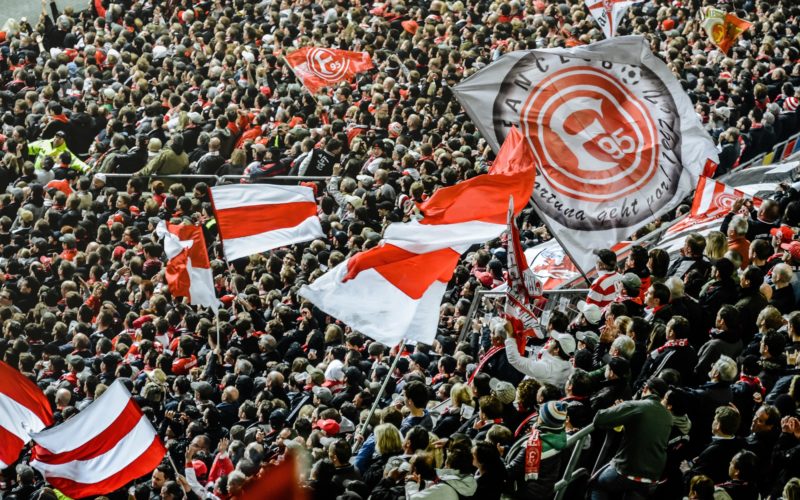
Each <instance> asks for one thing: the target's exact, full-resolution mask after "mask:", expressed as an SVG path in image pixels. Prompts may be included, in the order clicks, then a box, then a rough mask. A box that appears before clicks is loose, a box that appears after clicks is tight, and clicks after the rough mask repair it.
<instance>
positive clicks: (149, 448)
mask: <svg viewBox="0 0 800 500" xmlns="http://www.w3.org/2000/svg"><path fill="white" fill-rule="evenodd" d="M32 437H33V440H34V441H35V443H36V444H35V446H34V447H33V454H32V457H31V466H32V467H33V468H35V469H37V470H38V471H39V472H41V473H42V475H43V476H44V477H45V479H46V480H47V482H48V483H50V484H51V485H52V486H53V487H55V488H58V489H59V490H61V492H63V493H64V494H65V495H67V496H69V497H72V498H80V497H87V496H93V495H104V494H107V493H110V492H112V491H114V490H117V489H119V488H121V487H122V486H124V485H125V484H127V483H129V482H131V481H133V480H134V479H137V478H139V477H141V476H143V475H145V474H148V473H150V472H152V471H153V469H155V468H156V467H157V466H158V464H159V463H161V460H162V459H163V458H164V455H165V454H166V448H165V447H164V445H163V444H162V442H161V439H160V438H159V437H158V434H157V433H156V430H155V429H154V428H153V426H152V424H151V423H150V421H149V420H147V417H145V416H144V414H143V413H142V411H141V409H140V408H139V406H138V405H137V404H136V403H135V402H134V401H133V399H132V398H131V394H130V392H128V389H127V388H126V387H125V385H123V384H122V382H121V381H119V380H117V381H116V382H114V383H113V384H111V386H110V387H109V388H108V389H107V390H106V391H105V392H104V393H103V395H102V396H100V397H99V398H97V401H95V402H94V403H92V404H91V405H89V406H88V407H87V408H86V409H85V410H83V411H82V412H80V413H79V414H77V415H76V416H74V417H72V418H71V419H69V420H67V421H66V422H64V423H62V424H60V425H57V426H56V427H52V428H50V429H47V430H45V431H42V432H39V433H36V434H33V436H32Z"/></svg>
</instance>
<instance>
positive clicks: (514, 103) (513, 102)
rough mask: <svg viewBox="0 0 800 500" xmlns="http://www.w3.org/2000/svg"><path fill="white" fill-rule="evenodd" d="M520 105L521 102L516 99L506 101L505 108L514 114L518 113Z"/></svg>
mask: <svg viewBox="0 0 800 500" xmlns="http://www.w3.org/2000/svg"><path fill="white" fill-rule="evenodd" d="M521 104H522V101H519V100H517V99H506V106H508V107H509V108H511V109H512V110H514V113H519V106H520V105H521Z"/></svg>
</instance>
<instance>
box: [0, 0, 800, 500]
mask: <svg viewBox="0 0 800 500" xmlns="http://www.w3.org/2000/svg"><path fill="white" fill-rule="evenodd" d="M704 4H715V5H716V6H717V7H718V8H722V9H725V10H728V11H730V12H735V13H736V14H737V15H738V16H739V17H740V18H742V19H746V20H749V21H750V22H752V23H753V25H752V27H751V28H750V29H749V30H748V31H746V32H745V33H743V35H742V37H741V39H740V40H739V41H738V42H737V43H736V44H735V46H734V47H733V48H732V49H731V51H730V53H729V54H727V55H725V54H722V53H720V52H719V50H717V49H716V48H715V47H714V46H713V45H712V44H711V43H710V42H709V41H708V38H707V36H706V34H705V33H704V32H703V31H702V29H701V28H700V21H699V17H698V16H699V13H700V8H701V7H702V6H703V5H704ZM619 34H641V35H644V36H645V37H647V39H648V40H649V41H650V42H651V46H652V49H653V51H654V52H655V53H656V54H658V55H659V57H661V58H663V59H664V60H665V61H666V62H667V63H668V65H669V67H670V69H671V70H672V71H673V72H674V74H675V75H676V76H677V77H678V78H679V79H680V81H681V83H682V84H683V86H684V88H685V89H686V91H687V92H688V93H689V95H690V97H691V99H692V101H693V103H694V104H695V107H696V112H697V114H698V115H699V116H700V117H701V118H702V121H703V123H704V124H705V125H706V127H707V129H708V131H709V133H710V134H711V136H712V137H713V138H714V140H715V141H716V142H717V143H718V145H719V146H718V147H719V151H720V165H719V169H718V171H717V175H721V174H723V173H725V172H727V171H729V170H730V169H731V168H733V167H734V166H736V165H738V164H741V163H744V162H746V161H747V160H748V159H750V158H753V157H755V156H757V155H758V154H760V153H764V152H767V151H769V150H770V149H771V147H772V146H773V145H775V144H776V143H778V142H780V141H782V140H784V139H786V138H788V137H789V136H791V135H792V134H794V133H796V132H797V131H798V112H799V111H798V104H800V101H799V100H798V98H800V6H798V5H796V3H795V2H793V1H788V0H787V1H783V0H775V1H771V2H760V3H759V2H754V1H752V0H731V1H719V2H709V1H707V0H706V1H699V0H692V1H685V2H680V1H668V0H648V1H645V2H643V3H640V4H637V5H634V6H632V7H631V9H630V11H629V13H628V14H627V16H626V20H625V21H624V22H623V23H622V24H621V26H620V28H619ZM602 36H603V35H602V32H601V30H600V29H599V28H598V27H597V26H596V24H595V23H594V21H593V20H592V18H591V17H590V16H589V15H588V11H587V10H586V8H585V6H584V3H583V2H582V1H579V0H563V1H557V0H532V1H531V0H528V1H519V0H511V1H505V0H496V1H488V0H454V1H442V0H433V1H431V2H412V1H404V0H393V1H391V2H387V3H386V4H378V3H373V2H371V1H359V0H352V1H351V0H322V1H321V2H319V3H315V2H313V1H311V0H283V1H270V0H265V1H262V2H258V3H255V2H251V1H249V0H215V1H213V2H212V1H204V2H194V1H191V0H173V1H170V2H155V1H152V0H146V1H140V0H121V1H117V2H114V3H108V2H107V0H95V1H93V2H91V4H90V5H88V6H87V8H86V9H85V10H83V11H80V12H74V11H72V10H70V9H64V11H63V12H60V11H59V10H58V6H57V5H56V4H55V3H48V1H47V0H43V4H42V16H41V18H40V19H39V21H38V22H37V23H34V24H30V23H28V22H25V21H19V22H13V23H7V25H6V29H5V31H3V32H0V41H1V43H0V72H2V77H0V83H2V85H0V113H2V115H1V116H2V118H1V119H2V131H1V132H2V135H0V144H2V155H0V192H2V193H3V194H0V245H2V256H0V271H1V272H0V282H2V288H1V289H0V322H2V338H1V339H0V359H2V360H4V361H5V362H6V363H8V364H10V365H11V366H14V367H17V368H18V369H19V371H20V372H22V373H23V374H25V375H26V376H28V377H29V378H30V379H31V380H33V381H34V382H36V383H37V384H38V385H39V386H40V387H41V388H42V389H43V390H44V391H45V393H46V395H47V396H48V398H49V399H50V400H51V403H52V406H53V408H54V412H55V417H56V421H57V422H61V421H64V420H66V419H69V418H71V417H73V416H74V415H76V413H77V412H80V411H81V410H83V409H84V408H86V407H87V406H88V405H90V404H91V403H92V402H93V401H94V400H95V399H97V398H98V397H99V396H100V395H101V394H102V393H103V391H104V390H105V389H106V388H107V387H108V386H109V385H110V384H111V383H112V382H113V381H115V380H118V379H121V380H123V381H124V383H125V384H126V385H127V386H128V387H129V389H130V390H131V392H132V393H133V394H134V395H135V399H136V401H137V402H138V403H139V405H140V406H141V408H142V409H143V411H144V412H145V414H146V415H147V416H148V418H149V419H150V420H151V421H152V422H153V424H154V425H155V426H156V428H157V429H158V431H159V434H160V435H161V436H162V438H163V440H164V442H165V444H166V445H167V448H168V450H169V455H170V457H171V460H172V462H174V463H175V464H178V467H179V469H181V470H180V471H179V472H180V473H179V474H176V471H175V470H174V468H173V466H172V465H171V464H170V461H169V460H166V459H165V460H164V462H163V464H162V465H160V466H159V467H158V468H157V469H156V470H154V471H153V472H152V474H151V475H150V476H148V477H145V478H142V479H141V480H140V481H138V482H136V483H135V484H132V485H129V486H128V487H126V488H124V489H122V490H120V491H118V492H115V493H112V494H110V495H108V497H109V498H127V497H128V495H129V494H130V495H132V498H135V499H137V500H139V499H141V500H146V499H151V498H152V499H155V498H163V499H181V498H221V499H229V498H236V497H237V495H239V494H240V492H241V490H242V487H243V485H244V484H245V483H246V482H247V481H248V480H249V479H250V478H252V477H253V476H255V475H256V474H257V473H258V472H259V470H261V468H262V467H269V466H270V465H272V464H276V463H279V462H281V461H283V460H286V459H287V457H293V458H294V459H296V460H298V461H299V462H300V463H301V464H302V467H301V474H302V477H298V482H300V483H301V484H302V485H303V488H305V489H307V491H308V494H309V495H310V497H311V498H314V499H334V498H341V499H353V500H355V499H367V498H374V499H401V498H406V497H408V498H414V499H416V498H419V499H422V498H430V499H452V500H458V499H463V498H476V499H481V500H484V499H487V500H488V499H498V498H500V497H501V496H507V497H510V498H550V497H552V496H553V491H554V485H555V483H556V481H557V480H558V479H560V478H561V476H562V473H563V468H564V466H565V464H566V461H567V459H568V457H569V455H570V453H571V452H572V450H571V449H569V448H568V447H567V439H568V437H569V436H571V435H574V434H575V433H576V432H579V431H580V430H581V429H583V428H586V427H587V426H589V425H590V424H593V425H594V431H593V432H592V434H591V440H590V441H587V442H586V444H585V446H586V449H585V450H584V453H583V459H582V465H585V466H586V467H588V468H589V469H590V470H591V469H592V467H593V466H594V464H595V460H596V459H597V458H598V456H600V455H601V448H602V447H603V446H602V445H603V443H604V442H605V443H607V447H606V448H605V449H606V450H607V451H608V450H610V451H608V452H607V453H605V454H603V455H602V456H601V463H600V464H599V465H600V466H601V467H600V468H599V470H598V471H597V473H596V474H595V475H594V476H593V477H592V478H591V480H589V478H583V479H581V480H579V481H577V482H575V483H573V484H572V485H570V487H569V489H568V491H567V497H568V498H584V497H585V496H590V497H591V498H594V499H603V498H639V497H641V498H644V497H653V498H683V497H688V498H691V499H711V498H732V499H734V500H739V499H756V498H759V496H761V498H767V497H770V498H773V499H777V498H781V497H782V498H785V499H798V498H800V479H797V478H796V477H794V476H797V475H800V420H799V419H798V403H799V402H800V371H798V353H799V352H800V313H799V312H796V309H797V305H798V297H800V275H798V273H800V242H798V241H795V239H794V235H795V234H797V231H798V226H800V193H799V192H798V191H797V190H796V189H794V188H792V187H791V186H782V187H781V188H780V189H776V192H775V196H774V199H771V200H768V201H766V202H765V203H763V204H762V205H761V208H760V209H759V210H758V211H757V212H755V211H752V212H751V209H750V207H749V205H746V204H743V203H741V202H739V203H737V205H736V206H735V207H734V212H732V213H731V214H730V215H729V216H728V217H726V219H725V220H724V221H723V227H722V228H721V231H720V232H714V233H712V234H711V235H709V236H708V237H706V238H704V237H702V236H700V235H697V234H692V235H690V236H689V237H687V239H686V243H685V246H684V248H683V250H682V252H681V255H680V256H674V257H673V258H672V259H670V256H669V255H667V254H666V252H664V251H663V250H659V249H658V248H653V249H649V250H648V249H645V248H644V247H635V248H634V249H633V251H632V252H631V253H630V255H629V256H628V257H627V258H626V259H625V260H624V261H623V262H622V263H618V256H617V255H616V254H614V253H613V252H612V251H610V250H600V251H597V252H596V253H597V270H598V273H599V274H598V278H597V279H596V280H595V281H594V283H593V284H592V287H591V290H590V292H589V294H588V296H587V297H586V300H585V301H581V302H579V303H578V306H577V307H578V314H577V316H574V317H572V316H573V315H570V316H568V315H567V314H565V313H567V312H568V311H563V312H562V311H554V312H553V313H552V314H550V316H549V318H548V322H547V325H546V327H547V328H546V329H547V333H548V340H547V342H546V343H545V344H544V345H538V344H540V343H539V342H534V341H533V340H531V344H537V345H535V346H534V347H535V354H532V355H527V356H521V355H519V353H518V351H517V350H516V343H515V338H514V336H515V333H514V332H513V330H512V329H510V328H509V327H508V325H507V324H505V322H504V321H503V320H501V319H499V318H498V317H497V314H494V315H487V316H485V317H484V316H479V317H477V318H475V319H471V318H468V316H467V313H468V311H469V308H470V305H471V302H472V301H473V300H474V298H475V296H476V293H477V291H478V290H482V289H488V288H492V287H494V286H496V285H498V284H501V283H502V282H503V281H504V268H505V266H506V258H505V257H506V250H505V247H504V245H505V242H504V241H502V240H497V241H493V242H488V243H487V244H486V245H484V246H482V247H480V248H475V249H473V250H472V251H471V252H469V253H468V254H467V255H466V256H465V257H464V259H463V260H462V262H461V263H460V265H459V266H458V267H457V269H456V271H455V274H454V277H453V279H452V281H451V283H450V284H449V286H448V289H447V292H446V296H445V300H444V303H443V304H442V306H441V318H440V324H439V330H438V335H437V338H436V341H435V342H434V344H433V345H421V344H418V345H416V346H412V347H409V348H407V352H405V353H402V355H401V357H400V359H399V360H398V361H397V363H396V364H395V365H394V366H395V367H394V369H393V370H391V369H390V367H391V366H392V363H393V361H394V358H395V357H396V356H398V355H400V354H399V353H397V352H395V351H393V350H392V349H391V348H390V347H391V346H383V345H380V344H378V343H375V342H372V341H371V340H370V339H368V338H366V337H364V336H362V335H360V334H359V333H358V332H355V331H352V330H351V329H350V328H348V327H347V326H346V325H343V324H340V323H339V322H337V321H336V320H335V318H331V317H329V316H327V315H326V314H325V313H323V312H321V311H320V310H318V309H317V308H315V307H314V306H313V305H311V304H309V303H307V302H303V300H302V299H301V298H299V297H298V295H297V290H298V288H299V286H300V285H301V284H304V283H310V282H313V280H314V279H316V278H317V277H318V276H320V275H321V274H322V273H324V272H325V271H326V270H327V269H330V268H332V267H333V266H335V265H336V264H337V263H339V262H341V261H342V260H343V259H345V258H346V257H348V256H351V255H353V254H355V253H357V252H359V251H362V250H366V249H369V248H372V247H374V246H375V245H377V244H378V241H379V239H380V234H381V231H382V229H383V228H384V227H385V226H386V224H388V223H390V222H396V221H403V220H408V218H409V217H410V216H411V215H412V214H413V210H414V203H415V202H419V201H422V200H424V199H426V198H427V197H429V196H430V195H431V193H433V192H434V191H435V190H436V189H437V188H439V187H441V186H450V185H453V184H455V183H457V182H459V181H461V180H464V179H468V178H471V177H473V176H475V175H479V174H482V173H485V171H486V169H487V167H488V165H490V163H491V161H492V159H493V154H492V152H491V151H490V150H489V148H487V146H486V143H485V141H484V140H483V139H482V138H480V137H479V134H478V133H477V132H476V127H475V125H474V124H473V123H472V122H471V121H470V119H469V118H468V117H467V116H466V115H465V113H464V112H463V110H462V109H461V107H460V105H459V104H458V103H457V102H456V100H455V99H454V98H453V94H452V91H451V88H452V86H453V85H455V84H456V83H458V82H459V81H461V80H462V79H463V78H465V77H467V76H469V75H470V74H472V73H473V72H475V71H476V70H477V69H479V68H482V67H485V66H486V65H488V64H490V63H491V62H492V61H493V60H496V59H497V58H498V57H500V56H501V55H502V54H504V53H506V52H508V51H513V50H522V49H530V48H535V47H564V46H567V47H570V46H575V45H579V44H586V43H591V42H593V41H598V40H600V39H601V38H602ZM307 45H313V46H320V47H332V48H342V49H349V50H364V51H367V52H369V53H370V54H371V56H372V58H373V61H374V63H375V68H374V69H373V70H371V71H369V72H367V73H363V74H360V75H358V76H357V77H356V80H355V82H354V83H352V84H349V83H343V84H339V85H336V86H335V87H333V88H330V89H328V91H326V92H324V93H323V94H321V95H318V96H316V97H312V96H311V95H309V94H308V93H307V92H306V91H305V90H304V89H303V88H302V87H301V85H300V84H299V83H298V82H297V81H296V80H295V78H294V76H293V75H292V73H291V71H290V70H289V68H288V67H287V65H286V64H285V62H284V60H283V59H282V55H283V54H285V53H286V51H287V50H292V49H293V48H297V47H301V46H307ZM795 89H797V90H795ZM112 174H131V175H130V176H127V177H124V176H123V177H120V176H114V175H112ZM169 174H196V175H207V176H209V177H207V178H205V179H201V178H183V179H181V178H175V177H172V178H156V177H154V176H156V175H169ZM223 175H228V176H232V177H229V178H228V179H229V180H230V181H232V182H260V181H264V180H267V179H269V178H270V177H273V176H277V175H302V176H317V177H327V178H328V179H327V180H325V181H306V182H307V183H308V185H311V186H313V187H314V189H315V190H316V193H317V197H318V200H319V213H320V217H321V219H322V224H323V228H324V230H325V232H326V234H327V236H328V237H327V239H325V240H315V241H312V242H309V243H306V244H300V245H294V246H292V247H288V248H282V249H279V250H275V251H272V252H269V253H266V254H263V255H254V256H252V257H250V258H249V259H240V260H237V261H234V262H226V261H224V260H223V259H222V252H221V248H220V245H219V241H218V238H217V231H216V224H215V219H214V212H213V208H212V206H211V203H210V200H209V195H208V193H209V186H210V185H213V184H214V183H215V182H217V177H216V176H223ZM161 220H171V221H173V222H177V223H181V222H182V223H187V224H196V225H201V226H202V227H203V229H204V234H205V238H206V242H207V244H208V247H209V255H210V257H211V259H212V269H213V273H214V277H215V286H216V290H217V294H218V296H219V298H220V300H221V302H222V307H221V310H220V312H219V317H218V319H215V316H214V314H213V313H212V312H211V311H209V310H204V309H198V308H196V307H192V306H190V305H188V304H187V301H186V300H185V299H181V298H173V297H171V295H170V293H169V291H168V289H167V287H166V285H165V278H164V267H165V258H164V255H163V248H162V246H161V245H160V243H159V241H158V239H157V237H156V236H155V234H154V229H155V227H156V225H157V224H158V222H159V221H161ZM519 223H520V225H521V228H522V239H523V245H524V246H525V247H530V246H533V245H536V244H539V243H541V242H543V241H545V240H547V239H549V238H550V235H549V234H547V231H546V229H545V228H544V227H543V225H542V224H541V222H540V221H539V220H538V219H537V217H536V216H535V214H534V213H533V212H532V211H531V210H530V209H527V210H526V211H524V212H523V215H522V216H521V217H520V218H519ZM483 307H485V308H486V309H487V310H492V309H495V310H494V312H495V313H497V310H496V307H497V304H493V303H491V301H487V303H486V304H483ZM484 318H485V319H484ZM462 330H464V331H465V332H466V334H465V335H464V336H463V337H460V335H459V334H460V332H461V331H462ZM218 332H219V333H218ZM504 347H505V349H503V348H504ZM476 372H477V374H476ZM384 380H388V386H387V390H386V392H385V393H384V394H383V396H382V398H381V401H379V407H380V408H379V410H378V411H377V412H375V414H374V415H373V416H372V419H371V420H370V421H369V422H367V426H366V431H365V432H363V433H361V432H360V428H361V423H363V422H364V421H365V419H366V418H367V416H368V415H367V414H368V412H369V409H370V407H371V406H372V405H373V404H374V403H375V399H376V396H377V395H378V390H379V388H380V385H381V382H382V381H384ZM445 401H449V403H446V404H445V403H444V402H445ZM434 407H436V411H432V410H434ZM532 431H535V432H532ZM518 441H520V442H521V445H518V446H516V447H514V446H513V444H514V443H515V442H518ZM354 445H357V446H356V448H357V451H355V452H354V451H353V449H354ZM537 456H538V457H539V459H538V460H537V459H536V457H537ZM612 457H613V460H612ZM29 458H30V452H29V451H26V452H25V453H24V454H23V455H22V456H21V457H20V459H19V461H18V462H17V463H16V464H14V465H13V466H12V467H9V468H7V469H6V470H4V471H3V476H2V483H0V492H1V493H2V497H3V498H6V499H18V500H23V499H29V498H40V499H51V498H53V499H54V498H57V496H56V495H55V493H54V492H53V491H52V490H51V489H50V488H49V487H48V486H47V484H45V483H44V482H43V480H42V477H41V476H40V475H39V473H38V472H35V471H34V470H33V469H32V468H31V467H30V466H29V465H28V462H29ZM605 462H608V463H607V464H606V463H605ZM625 495H627V496H625Z"/></svg>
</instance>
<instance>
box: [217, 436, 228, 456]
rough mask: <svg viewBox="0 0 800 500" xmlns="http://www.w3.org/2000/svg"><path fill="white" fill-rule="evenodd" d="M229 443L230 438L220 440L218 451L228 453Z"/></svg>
mask: <svg viewBox="0 0 800 500" xmlns="http://www.w3.org/2000/svg"><path fill="white" fill-rule="evenodd" d="M228 444H230V439H228V438H226V437H225V438H222V439H220V440H219V444H218V445H217V451H218V452H219V453H227V452H228Z"/></svg>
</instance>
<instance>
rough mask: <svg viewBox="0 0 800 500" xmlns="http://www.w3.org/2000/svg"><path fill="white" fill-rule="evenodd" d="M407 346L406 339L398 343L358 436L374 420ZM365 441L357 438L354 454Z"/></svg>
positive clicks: (357, 434)
mask: <svg viewBox="0 0 800 500" xmlns="http://www.w3.org/2000/svg"><path fill="white" fill-rule="evenodd" d="M405 347H406V340H405V339H403V340H401V341H400V344H398V349H397V355H396V356H395V357H394V361H392V366H391V367H389V374H388V375H387V376H386V378H384V379H383V383H382V384H381V388H380V390H379V391H378V394H377V395H376V396H375V402H374V403H372V408H370V409H369V414H368V415H367V419H366V420H365V421H364V423H363V424H361V429H359V431H358V432H356V436H364V431H365V430H366V428H367V425H368V424H369V422H370V420H372V416H373V415H374V414H375V410H377V409H378V405H379V404H380V402H381V398H382V397H383V393H384V391H386V386H387V385H388V384H389V379H391V378H392V373H393V372H394V369H395V368H397V362H398V361H399V360H400V355H401V354H403V349H405ZM363 442H364V441H363V439H362V440H359V439H358V438H356V440H355V443H354V444H353V454H355V453H356V452H357V451H358V450H359V448H361V445H362V444H363Z"/></svg>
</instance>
